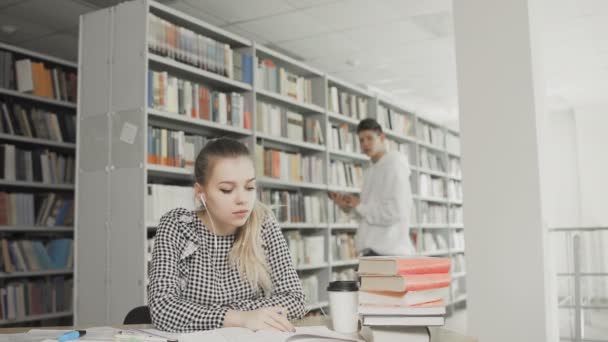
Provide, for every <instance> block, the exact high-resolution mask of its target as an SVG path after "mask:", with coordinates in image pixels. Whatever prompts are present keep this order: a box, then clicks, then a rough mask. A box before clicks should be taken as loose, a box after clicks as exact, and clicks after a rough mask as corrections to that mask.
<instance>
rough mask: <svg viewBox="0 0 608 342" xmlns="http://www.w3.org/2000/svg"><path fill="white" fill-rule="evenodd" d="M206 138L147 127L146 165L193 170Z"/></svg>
mask: <svg viewBox="0 0 608 342" xmlns="http://www.w3.org/2000/svg"><path fill="white" fill-rule="evenodd" d="M207 141H208V138H207V137H204V136H200V135H189V134H186V133H185V132H183V131H173V130H170V129H166V128H156V127H152V126H148V156H147V159H148V163H149V164H157V165H165V166H173V167H180V168H185V169H187V170H189V171H193V170H194V161H195V160H196V157H197V155H198V153H199V152H200V150H201V149H202V148H203V147H204V146H205V145H206V144H207Z"/></svg>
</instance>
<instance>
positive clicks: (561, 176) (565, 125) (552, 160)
mask: <svg viewBox="0 0 608 342" xmlns="http://www.w3.org/2000/svg"><path fill="white" fill-rule="evenodd" d="M543 124H544V126H543V139H542V140H543V144H544V148H543V153H544V156H543V158H542V160H543V162H544V163H545V167H544V168H543V171H544V173H545V174H544V175H542V177H543V178H544V181H545V182H546V183H545V184H546V186H545V187H543V190H544V195H543V196H544V197H545V201H546V209H547V210H546V211H545V214H546V222H547V226H548V227H575V226H578V225H579V224H580V210H579V209H580V195H579V193H580V189H579V172H578V154H577V132H576V125H575V114H574V111H573V110H572V109H571V108H560V109H554V110H549V111H548V113H547V114H546V115H545V119H544V122H543Z"/></svg>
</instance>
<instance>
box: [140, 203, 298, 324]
mask: <svg viewBox="0 0 608 342" xmlns="http://www.w3.org/2000/svg"><path fill="white" fill-rule="evenodd" d="M261 234H262V241H263V246H262V247H263V248H264V250H265V252H266V260H267V263H268V266H269V267H270V269H271V278H272V282H273V285H274V291H273V293H272V295H271V296H270V297H264V294H263V293H262V292H261V291H258V292H256V291H254V290H253V288H252V287H251V286H250V285H249V283H248V282H247V281H246V280H244V279H243V278H242V276H241V275H240V273H239V272H238V271H237V270H236V268H235V267H233V266H231V265H230V264H229V262H228V253H229V251H230V248H231V247H232V244H233V242H234V235H229V236H217V249H215V247H214V238H213V234H212V233H211V232H210V231H209V230H208V229H207V228H206V227H205V226H204V224H203V223H202V221H201V220H200V219H199V217H198V216H197V215H196V212H195V211H191V210H187V209H183V208H178V209H173V210H171V211H170V212H168V213H167V214H165V215H164V216H163V217H162V218H161V220H160V225H159V226H158V230H157V233H156V239H155V242H154V249H153V254H152V265H151V268H150V284H149V285H148V304H149V307H150V313H151V315H152V321H153V322H154V325H155V326H156V328H158V329H160V330H165V331H171V332H190V331H197V330H209V329H216V328H221V327H222V326H223V324H224V316H225V315H226V311H228V310H230V309H232V310H241V311H249V310H256V309H259V308H262V307H269V306H282V307H284V308H286V309H287V310H288V318H289V319H298V318H301V317H302V316H303V315H304V300H305V299H304V292H303V291H302V285H301V283H300V280H299V278H298V275H297V274H296V271H295V268H294V266H293V263H292V259H291V256H290V254H289V249H288V247H287V243H286V242H285V239H284V237H283V235H282V234H281V229H280V227H279V225H278V224H277V222H276V220H275V219H274V217H267V218H266V219H265V220H264V221H263V224H262V233H261Z"/></svg>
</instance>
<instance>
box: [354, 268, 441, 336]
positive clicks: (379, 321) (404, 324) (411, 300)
mask: <svg viewBox="0 0 608 342" xmlns="http://www.w3.org/2000/svg"><path fill="white" fill-rule="evenodd" d="M450 264H451V261H450V259H447V258H426V257H414V258H412V257H364V258H361V260H360V262H359V274H360V275H361V291H359V315H360V316H361V321H362V324H363V326H364V328H365V329H364V331H365V334H367V335H370V338H371V339H372V340H373V341H376V342H377V341H382V340H393V339H394V338H395V337H396V336H401V338H405V336H408V338H411V341H428V338H429V337H428V336H429V335H428V332H427V329H426V327H428V326H441V325H443V324H444V323H445V317H444V316H445V312H446V310H445V303H446V300H447V298H448V296H449V286H450V281H451V276H450V273H449V271H450V266H451V265H450ZM408 341H410V340H408Z"/></svg>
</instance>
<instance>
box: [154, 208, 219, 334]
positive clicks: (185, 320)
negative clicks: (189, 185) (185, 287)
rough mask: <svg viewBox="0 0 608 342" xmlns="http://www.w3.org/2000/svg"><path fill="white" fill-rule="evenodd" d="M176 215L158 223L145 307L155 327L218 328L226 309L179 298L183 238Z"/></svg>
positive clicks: (166, 328) (167, 328)
mask: <svg viewBox="0 0 608 342" xmlns="http://www.w3.org/2000/svg"><path fill="white" fill-rule="evenodd" d="M178 217H179V215H178V213H177V212H176V211H175V210H174V211H171V212H169V213H167V214H165V215H164V216H163V217H162V218H161V221H160V224H159V227H158V230H157V233H156V239H155V242H154V249H153V254H152V265H151V268H150V284H149V286H148V305H149V307H150V314H151V316H152V321H153V323H154V325H155V326H156V328H158V329H160V330H164V331H170V332H189V331H197V330H210V329H216V328H221V327H222V326H223V324H224V316H225V315H226V311H227V310H228V309H229V308H227V307H222V306H220V305H217V306H204V305H200V304H197V303H194V302H192V301H187V300H184V299H182V298H181V287H180V286H181V281H182V279H181V278H180V276H179V271H178V261H179V258H180V255H181V251H182V250H183V249H184V245H185V238H184V237H183V236H182V235H181V233H180V231H179V224H180V223H179V222H178Z"/></svg>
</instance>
